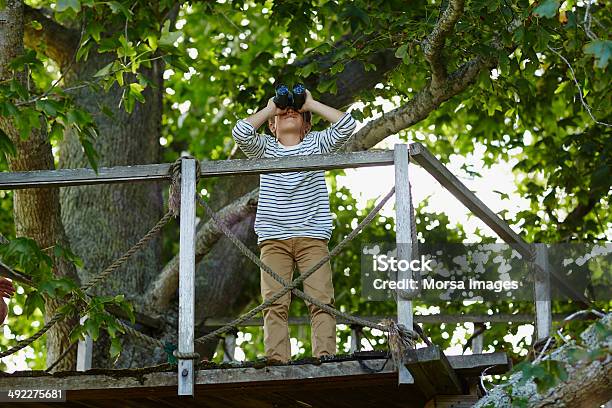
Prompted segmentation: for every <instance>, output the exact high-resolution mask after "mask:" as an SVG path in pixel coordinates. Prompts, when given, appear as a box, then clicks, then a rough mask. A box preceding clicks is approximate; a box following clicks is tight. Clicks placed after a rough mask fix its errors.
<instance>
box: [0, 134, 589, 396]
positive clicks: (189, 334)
mask: <svg viewBox="0 0 612 408" xmlns="http://www.w3.org/2000/svg"><path fill="white" fill-rule="evenodd" d="M410 159H412V160H413V161H414V162H415V163H417V164H419V165H420V166H421V167H423V168H424V169H425V170H426V171H427V172H429V173H430V174H431V175H432V176H433V177H434V178H435V179H436V180H437V181H438V182H440V184H441V185H442V186H443V187H444V188H446V189H447V190H448V191H449V192H450V193H452V194H453V195H454V196H455V197H456V198H457V199H458V200H459V201H460V202H461V203H463V204H464V205H465V206H466V207H467V208H468V209H470V210H471V212H472V213H473V214H474V215H476V216H477V217H478V218H480V219H481V220H482V221H483V222H484V223H485V224H486V225H487V226H489V227H490V228H491V229H492V230H493V231H494V232H495V233H496V234H497V235H499V237H500V238H501V239H502V240H504V241H505V242H506V243H507V244H509V245H510V246H511V247H512V248H514V249H515V250H516V251H517V252H519V253H520V254H521V255H522V256H523V257H524V258H525V259H527V260H535V263H536V264H537V265H539V266H540V269H541V270H543V271H545V273H544V274H541V273H539V274H537V279H536V281H535V282H536V283H535V291H536V296H537V295H538V294H541V293H549V292H550V277H551V276H552V277H553V278H556V279H560V278H557V277H556V275H555V274H554V272H553V273H550V268H549V266H548V260H547V257H546V248H545V246H541V245H540V246H537V247H534V246H533V245H532V244H529V243H527V242H525V240H523V239H522V238H521V237H520V236H519V235H518V234H517V233H515V232H514V231H513V230H512V229H511V228H510V226H509V225H508V224H507V223H506V222H505V221H504V220H503V219H501V218H500V217H499V216H497V215H496V214H495V213H494V212H493V211H491V209H489V208H488V207H487V206H486V205H485V204H484V203H483V202H482V201H481V200H480V199H479V198H478V197H477V196H476V195H475V194H474V193H473V192H472V191H470V190H469V189H468V188H467V187H466V186H465V185H464V184H463V183H462V182H461V181H460V180H459V179H458V178H457V177H455V176H454V175H453V174H452V173H451V172H450V171H449V170H448V169H447V168H446V167H445V166H444V165H443V164H442V163H441V162H440V161H439V160H438V159H437V158H435V157H434V156H433V155H432V154H431V153H430V152H429V151H428V150H427V149H426V148H425V147H424V146H423V145H421V144H420V143H414V144H411V145H410V146H408V145H406V144H397V145H395V147H394V150H392V151H391V150H371V151H364V152H357V153H336V154H331V155H314V156H291V157H285V158H266V159H258V160H251V159H242V160H224V161H201V162H200V177H217V176H229V175H232V176H235V175H241V174H261V173H271V172H284V171H307V170H327V169H342V168H358V167H370V166H385V165H394V166H395V185H396V241H397V243H398V244H402V245H398V259H410V258H411V253H410V252H411V250H410V248H411V245H410V244H411V235H410V231H411V225H410V222H411V214H410V206H409V203H410V200H411V197H410V189H409V188H408V179H409V177H410V172H409V162H410ZM195 164H196V163H195V160H194V159H190V158H189V159H188V158H184V159H183V160H182V177H181V182H182V189H181V226H180V228H181V230H180V237H181V238H180V278H179V351H180V352H193V350H194V342H193V341H194V321H195V316H194V299H195V298H194V293H195V289H194V282H195V281H194V274H195V245H194V243H195V202H194V197H195V193H196V192H195V182H196V173H195V169H196V165H195ZM169 170H170V164H148V165H137V166H119V167H111V168H100V169H99V171H98V173H95V172H94V171H93V170H91V169H61V170H48V171H30V172H16V173H1V174H0V189H23V188H41V187H68V186H78V185H94V184H106V183H131V182H147V181H160V180H166V181H169V180H170V178H171V176H170V173H169ZM407 273H408V272H406V274H407ZM549 274H550V275H549ZM399 278H400V279H410V276H407V275H406V276H400V277H399ZM536 299H541V297H537V298H536ZM585 300H586V299H585ZM586 301H587V302H588V300H586ZM513 316H515V315H508V316H504V317H503V318H502V320H503V321H510V320H515V319H518V321H522V322H524V321H526V319H527V318H526V317H525V316H523V315H520V316H518V315H517V316H516V317H513ZM448 318H449V319H450V317H448ZM427 319H429V317H427V316H417V317H416V320H417V321H423V322H425V321H427ZM495 319H497V317H495V316H487V317H486V319H485V318H483V319H482V320H479V319H476V318H475V317H472V318H471V320H470V321H472V322H475V323H479V322H484V321H494V320H495ZM552 319H553V318H552V315H551V307H550V300H547V301H540V300H537V302H536V307H535V323H536V329H537V338H538V339H542V338H545V337H547V336H548V335H549V334H550V332H551V327H552ZM397 320H398V322H399V323H402V324H404V325H406V327H412V325H413V321H414V320H415V316H413V309H412V302H411V301H410V299H405V298H401V297H400V299H399V300H398V306H397ZM530 321H531V320H530ZM209 323H210V320H209ZM478 344H480V346H479V348H480V349H482V344H481V342H478V341H477V342H476V346H477V345H478ZM88 349H89V350H91V347H88ZM81 354H82V353H79V355H81ZM86 366H87V364H80V365H79V367H80V368H83V367H86ZM402 368H403V370H401V371H400V382H404V383H406V382H411V381H412V377H411V375H410V372H409V371H408V370H407V369H406V368H405V367H403V366H402ZM178 376H179V394H180V395H193V384H194V381H193V379H194V372H193V361H192V360H180V364H179V369H178Z"/></svg>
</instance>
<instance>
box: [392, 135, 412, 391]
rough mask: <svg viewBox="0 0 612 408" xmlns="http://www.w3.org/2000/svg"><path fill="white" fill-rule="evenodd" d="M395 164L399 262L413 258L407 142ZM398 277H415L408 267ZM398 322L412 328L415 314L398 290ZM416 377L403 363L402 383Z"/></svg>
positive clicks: (398, 150) (397, 153) (397, 152)
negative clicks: (413, 376) (413, 314)
mask: <svg viewBox="0 0 612 408" xmlns="http://www.w3.org/2000/svg"><path fill="white" fill-rule="evenodd" d="M393 153H394V154H393V162H394V164H395V239H396V244H397V260H398V262H400V261H402V260H406V261H408V262H410V260H411V259H412V234H411V233H410V231H411V225H410V222H411V213H410V200H411V197H410V188H409V183H408V180H409V179H408V176H409V174H408V162H409V159H408V145H405V144H396V145H395V148H394V152H393ZM397 279H398V281H401V280H404V279H407V280H411V279H412V273H411V271H410V270H409V269H406V270H403V271H402V270H400V271H398V273H397ZM397 322H398V323H399V324H403V325H404V326H406V327H407V328H408V329H410V330H412V328H413V322H414V319H413V318H412V301H410V300H408V299H405V298H404V297H403V296H401V294H400V293H398V296H397ZM413 382H414V379H413V378H412V376H411V375H410V372H409V371H408V370H407V369H406V367H404V366H403V365H400V367H399V383H400V384H412V383H413Z"/></svg>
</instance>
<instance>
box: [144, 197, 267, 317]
mask: <svg viewBox="0 0 612 408" xmlns="http://www.w3.org/2000/svg"><path fill="white" fill-rule="evenodd" d="M258 195H259V189H258V188H257V189H254V190H252V191H251V192H249V193H247V194H245V195H243V196H242V197H240V198H238V199H237V200H235V201H234V202H232V203H230V204H228V205H227V206H225V207H224V208H223V209H221V210H220V211H219V212H218V215H219V218H220V219H221V220H222V221H223V222H224V223H225V224H226V225H228V226H232V225H234V224H236V223H238V222H240V221H241V220H242V219H244V218H245V217H246V216H248V215H249V214H253V213H255V210H256V209H257V202H258ZM222 235H223V232H221V230H220V229H219V228H217V226H216V224H215V223H214V222H213V221H212V220H209V221H207V222H206V223H205V224H204V225H202V227H201V228H200V229H199V230H198V232H197V233H196V250H195V252H196V264H197V263H199V262H200V261H201V260H202V258H204V255H206V254H207V253H208V251H209V250H210V248H211V247H212V246H213V245H214V244H215V242H217V241H218V240H219V238H220V237H221V236H222ZM178 273H179V256H178V255H176V256H175V257H174V258H172V259H171V260H170V262H168V263H167V264H166V266H165V267H164V269H163V270H162V271H161V273H160V274H159V275H158V276H157V277H156V278H155V280H154V281H153V282H152V283H151V284H150V285H149V288H148V289H147V293H146V295H145V296H144V298H145V299H150V303H149V305H150V307H151V308H152V312H154V313H155V312H159V311H162V310H165V308H166V307H167V306H168V304H169V303H170V301H171V300H172V298H173V297H174V294H175V292H176V288H178Z"/></svg>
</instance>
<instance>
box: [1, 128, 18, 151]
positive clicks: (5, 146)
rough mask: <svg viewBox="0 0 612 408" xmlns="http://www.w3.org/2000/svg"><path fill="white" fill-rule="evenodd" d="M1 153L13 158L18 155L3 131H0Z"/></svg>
mask: <svg viewBox="0 0 612 408" xmlns="http://www.w3.org/2000/svg"><path fill="white" fill-rule="evenodd" d="M0 152H4V153H8V154H9V155H11V156H14V155H15V154H17V150H16V149H15V145H14V144H13V142H12V141H11V139H10V138H9V137H8V135H7V134H6V133H4V131H3V130H2V129H0Z"/></svg>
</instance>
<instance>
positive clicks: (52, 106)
mask: <svg viewBox="0 0 612 408" xmlns="http://www.w3.org/2000/svg"><path fill="white" fill-rule="evenodd" d="M61 108H62V106H61V104H60V103H59V102H57V101H54V100H52V99H39V100H37V101H36V109H38V110H40V111H43V112H44V113H45V114H47V115H49V116H57V111H58V110H60V109H61Z"/></svg>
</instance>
